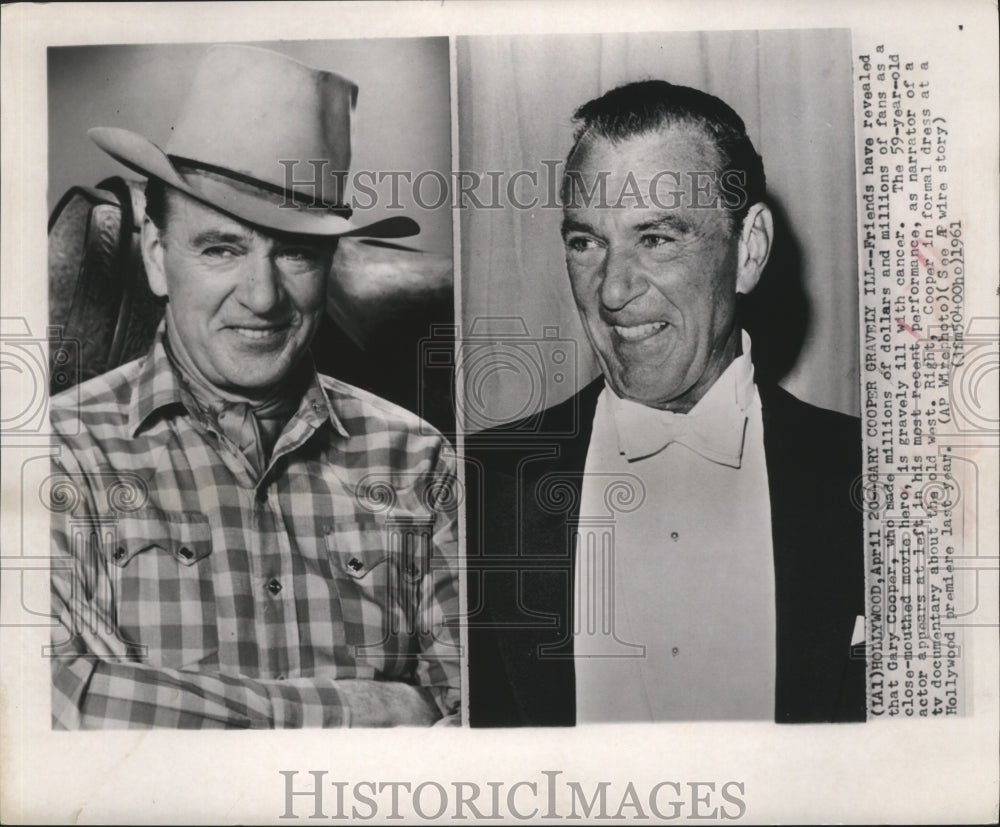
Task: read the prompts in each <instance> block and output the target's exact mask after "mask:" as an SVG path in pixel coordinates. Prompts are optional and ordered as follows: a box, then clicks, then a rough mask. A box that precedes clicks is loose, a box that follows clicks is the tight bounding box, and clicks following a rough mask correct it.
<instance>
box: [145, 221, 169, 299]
mask: <svg viewBox="0 0 1000 827" xmlns="http://www.w3.org/2000/svg"><path fill="white" fill-rule="evenodd" d="M141 246H142V263H143V264H144V265H145V267H146V278H147V279H149V287H150V289H151V290H152V291H153V293H154V294H156V295H157V296H160V297H163V296H166V295H167V272H166V268H165V267H164V265H163V251H164V240H163V230H161V229H160V228H159V227H157V226H156V225H155V224H154V223H153V222H152V220H151V219H150V217H149V216H148V215H147V216H145V217H144V218H143V221H142V245H141Z"/></svg>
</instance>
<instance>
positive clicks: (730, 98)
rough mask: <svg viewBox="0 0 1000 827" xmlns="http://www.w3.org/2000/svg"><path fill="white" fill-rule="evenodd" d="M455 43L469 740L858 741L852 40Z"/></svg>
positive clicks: (860, 575)
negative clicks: (461, 208)
mask: <svg viewBox="0 0 1000 827" xmlns="http://www.w3.org/2000/svg"><path fill="white" fill-rule="evenodd" d="M458 46H459V48H458V57H459V61H458V66H459V78H460V80H459V113H460V119H461V120H460V135H461V147H462V157H461V160H462V168H463V169H488V170H494V169H496V170H505V171H506V172H507V178H506V181H507V182H509V183H508V186H507V188H506V189H504V190H502V192H501V194H502V196H503V197H504V198H505V199H506V201H505V207H504V209H500V210H486V209H483V210H473V211H470V212H469V215H468V216H467V217H465V216H463V218H465V219H466V220H465V221H464V222H463V226H462V239H463V262H462V279H463V282H462V286H463V291H462V299H463V303H462V316H463V322H464V324H465V329H466V332H467V336H466V337H465V338H464V340H463V347H464V348H465V349H466V350H467V351H468V356H467V359H466V360H465V364H466V373H465V378H464V390H465V395H464V398H465V400H466V408H465V414H466V418H467V419H466V421H467V422H473V423H477V424H478V423H479V422H482V423H488V422H490V421H493V422H495V423H496V424H494V425H493V426H492V427H488V428H484V429H482V430H479V431H477V432H476V433H474V434H472V435H469V436H468V437H467V443H466V444H467V453H468V455H469V457H470V463H469V470H468V471H467V482H468V484H469V490H470V492H471V491H472V490H473V486H474V484H475V483H479V484H480V485H481V486H482V489H481V491H479V493H478V496H470V497H469V498H468V500H467V503H466V507H467V513H468V514H469V515H470V516H469V526H470V530H469V532H468V535H467V542H468V546H467V557H468V562H469V578H470V607H473V608H474V609H479V610H480V611H479V612H478V613H476V612H473V613H471V614H470V617H469V626H470V651H469V658H470V660H469V663H470V673H469V674H470V701H469V702H470V718H471V722H472V724H473V726H476V725H482V726H545V725H573V724H574V723H578V724H581V723H591V722H606V721H647V722H653V721H666V720H680V721H684V720H691V721H697V720H770V721H778V722H799V723H802V722H810V723H819V722H837V721H863V720H864V719H865V656H864V649H863V642H864V614H865V611H864V605H865V596H864V556H863V542H862V519H861V516H862V515H861V511H860V509H858V508H857V507H856V506H855V505H854V504H853V503H852V500H851V496H850V493H851V486H852V484H853V483H854V481H855V480H856V479H857V477H858V476H859V474H860V473H861V456H862V444H861V428H860V422H859V420H858V418H857V414H858V335H857V331H858V294H857V290H858V280H857V273H856V268H855V261H856V259H857V255H856V246H855V233H854V227H855V191H854V176H853V172H854V145H853V137H854V122H853V113H852V108H851V91H852V81H851V39H850V32H849V31H847V30H844V29H839V30H830V31H815V30H813V31H780V32H754V31H749V32H696V33H666V32H664V33H644V34H635V35H594V36H590V37H573V38H566V37H560V36H530V37H496V38H493V37H483V38H476V37H470V38H461V39H460V40H459V44H458ZM567 62H569V63H571V64H572V65H574V66H575V67H577V70H576V71H574V72H572V73H570V72H566V71H562V69H561V67H564V66H565V65H566V64H567ZM489 68H492V71H489V70H488V69H489ZM540 79H541V80H540ZM484 122H488V123H497V122H499V123H502V124H503V127H502V129H500V130H492V129H482V128H481V126H480V125H481V124H482V123H484ZM559 159H563V160H559ZM519 170H524V172H519ZM526 182H530V183H532V184H535V187H534V191H532V189H531V187H530V186H525V185H524V184H525V183H526ZM519 184H520V185H521V186H518V185H519ZM819 193H822V197H819V196H818V194H819ZM560 203H561V206H560ZM483 250H485V255H484V254H483V253H482V252H481V251H483ZM581 328H582V335H581ZM532 353H534V354H536V355H537V357H539V358H536V359H535V360H534V361H532V359H531V354H532ZM532 368H533V370H532ZM595 377H596V378H595ZM786 388H787V389H786ZM790 390H792V391H794V392H795V394H797V395H793V393H791V392H790ZM515 409H517V410H516V416H514V417H512V416H511V414H514V413H515ZM476 510H479V511H481V513H479V514H477V513H474V512H475V511H476ZM512 515H516V519H511V517H512ZM478 563H481V567H479V568H477V564H478ZM552 618H557V619H558V620H557V621H553V620H552Z"/></svg>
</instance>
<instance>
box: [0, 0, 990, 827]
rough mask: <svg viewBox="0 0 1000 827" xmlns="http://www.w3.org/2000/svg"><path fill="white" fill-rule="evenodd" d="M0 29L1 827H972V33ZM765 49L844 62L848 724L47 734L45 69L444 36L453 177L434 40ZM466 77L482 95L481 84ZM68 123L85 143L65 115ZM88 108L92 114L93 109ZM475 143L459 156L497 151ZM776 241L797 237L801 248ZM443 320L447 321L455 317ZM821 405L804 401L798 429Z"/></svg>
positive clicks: (871, 11)
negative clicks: (638, 826)
mask: <svg viewBox="0 0 1000 827" xmlns="http://www.w3.org/2000/svg"><path fill="white" fill-rule="evenodd" d="M3 23H4V26H3V48H2V55H0V58H2V61H3V63H2V70H3V71H2V77H3V118H2V124H3V126H2V129H3V147H2V148H3V175H2V179H0V181H2V184H0V186H2V211H0V220H2V244H0V256H2V259H0V263H2V278H0V289H2V304H0V316H2V317H3V319H4V328H3V331H2V333H3V341H2V347H3V362H2V365H0V367H2V369H3V370H2V374H0V376H2V381H3V423H2V425H3V428H2V433H0V435H2V439H3V442H2V446H3V452H2V463H3V468H2V472H3V473H2V480H3V483H2V495H3V499H2V503H0V505H2V525H0V548H2V551H0V554H2V567H3V572H2V581H0V582H2V589H3V591H2V603H0V646H2V653H3V666H2V705H0V715H2V716H3V717H2V721H0V727H2V729H0V738H2V742H0V762H2V767H0V771H2V778H0V781H2V784H0V788H2V793H0V796H2V800H0V808H2V813H0V818H2V820H3V821H4V822H5V823H45V822H49V823H68V822H73V823H217V824H227V823H282V822H291V821H295V820H301V819H310V820H313V821H319V820H320V819H324V820H327V819H328V820H330V821H333V822H336V821H352V822H353V821H358V820H372V821H374V822H375V823H381V822H383V821H385V820H386V819H389V820H392V819H399V820H403V819H405V820H406V822H407V823H411V822H422V821H426V822H428V823H430V822H445V821H451V820H465V821H469V820H479V819H483V820H486V821H494V822H498V821H518V820H522V821H525V820H530V821H533V822H541V823H545V822H546V821H557V820H561V819H565V818H568V819H571V820H572V819H581V820H582V818H583V817H584V816H585V814H588V813H589V818H597V819H607V820H609V821H610V820H615V821H628V820H640V821H642V820H644V821H654V822H655V821H669V820H672V821H678V822H679V821H686V820H695V821H697V820H705V819H708V818H711V819H713V820H719V821H745V822H747V823H769V822H770V823H774V822H788V823H791V822H799V823H820V822H843V823H880V822H881V823H894V822H895V823H963V822H982V823H987V822H991V821H995V820H996V817H997V801H998V759H997V754H998V749H997V746H998V744H997V732H998V707H997V703H998V702H997V698H998V685H997V671H998V669H997V666H998V655H997V649H998V644H997V630H998V609H997V605H998V596H997V595H998V585H997V570H998V563H997V560H998V557H997V554H998V551H997V537H998V531H997V512H996V492H997V479H998V462H997V448H998V439H1000V422H998V414H997V407H996V404H997V402H996V396H997V377H998V375H1000V368H998V356H997V347H998V344H997V343H998V337H1000V334H998V317H1000V310H998V307H997V282H998V255H997V241H996V237H997V229H998V219H997V183H996V181H997V147H998V135H997V89H998V85H997V35H996V9H995V6H994V5H993V4H991V3H987V2H962V3H956V4H950V5H949V6H948V7H944V6H943V5H940V4H937V5H936V4H932V3H916V4H914V3H881V4H879V5H877V6H874V7H873V6H871V5H870V4H861V3H841V4H837V5H836V7H835V8H829V9H822V8H819V7H812V6H809V7H807V8H803V7H802V4H773V3H772V4H764V3H752V4H748V3H715V4H712V5H711V6H706V4H685V3H624V4H619V5H617V6H616V7H615V9H614V11H613V13H611V12H609V10H608V8H607V7H606V6H603V5H602V4H599V3H573V4H568V3H566V4H561V3H560V4H556V3H553V4H533V5H531V6H529V5H527V4H520V3H507V4H504V3H477V4H451V3H442V4H432V3H426V4H424V3H418V4H338V5H326V4H310V3H302V4H299V3H295V4H243V3H218V4H204V5H200V4H199V5H194V4H190V5H184V6H175V5H172V4H148V5H138V4H125V5H117V4H116V5H111V4H107V5H103V4H59V5H56V6H28V5H22V6H7V7H5V8H4V9H3ZM783 29H803V30H810V31H811V32H813V33H821V32H822V31H824V30H830V31H831V37H840V36H842V33H844V32H845V30H847V31H849V33H850V34H849V37H846V36H845V38H844V42H845V46H847V45H848V44H849V49H850V71H851V82H850V87H851V91H852V93H853V94H852V99H851V100H850V101H849V102H848V106H847V111H849V112H850V114H851V116H853V121H854V147H853V149H854V164H855V168H854V170H853V171H852V173H851V174H852V175H853V176H854V186H855V191H856V199H855V204H856V217H857V221H856V226H855V227H854V230H855V231H856V233H857V241H856V247H855V249H856V251H857V252H856V255H857V261H856V262H855V263H853V265H852V266H853V267H854V268H855V269H856V272H857V277H858V290H857V294H858V313H857V325H858V327H857V341H858V355H857V359H858V368H857V371H856V375H857V385H856V395H855V396H853V399H852V398H850V397H848V398H846V399H845V401H844V402H843V408H844V409H845V410H846V411H847V412H852V413H856V414H859V415H860V416H861V417H862V423H863V427H864V433H865V446H866V456H865V474H864V477H863V479H862V480H859V484H858V486H857V489H856V491H855V496H856V498H857V504H858V507H860V508H862V510H863V511H864V514H865V519H866V532H867V534H866V536H867V538H868V542H867V543H866V545H867V548H866V551H867V553H868V558H867V559H868V564H869V565H868V578H867V581H868V596H869V605H868V614H869V620H868V624H869V625H868V627H867V629H866V631H867V644H868V655H869V664H868V669H869V705H868V709H869V720H868V722H867V723H866V724H857V725H841V726H836V727H834V726H796V727H791V726H776V725H774V724H749V723H740V724H732V723H725V724H720V723H712V724H705V723H702V724H696V723H685V724H671V725H667V724H660V725H649V726H646V725H613V726H612V725H607V726H582V727H577V728H575V729H546V730H541V729H538V730H524V731H511V730H489V731H484V730H468V729H464V730H459V729H450V730H447V729H443V728H437V729H433V730H427V731H424V730H416V729H413V730H410V729H406V730H403V729H400V730H390V731H347V730H343V731H341V730H336V731H319V730H307V731H295V732H292V731H273V732H253V733H246V732H197V733H195V732H179V731H161V730H154V731H149V732H136V731H132V732H75V733H62V732H53V731H52V730H51V727H50V721H49V668H48V663H47V661H46V659H45V658H44V657H43V651H44V647H45V646H46V644H47V643H48V641H49V625H48V618H47V616H46V612H47V605H48V586H47V565H48V564H47V559H46V555H47V525H48V514H47V513H46V512H45V511H44V509H41V508H39V507H38V506H37V505H34V506H33V505H31V504H30V503H31V502H33V501H34V499H35V492H34V491H27V492H26V491H25V490H24V480H25V479H26V478H27V475H26V473H25V471H24V469H25V468H26V467H28V466H29V465H30V463H31V462H32V461H33V460H37V459H38V457H44V456H45V455H46V454H47V451H46V447H47V444H48V443H47V437H46V434H45V425H44V421H45V410H46V390H45V389H46V385H47V379H48V377H47V376H46V372H47V368H46V367H45V365H46V356H45V347H46V341H47V330H46V326H47V321H48V320H47V312H46V290H45V286H44V282H45V280H44V278H43V277H42V276H41V274H43V273H45V272H46V238H45V227H46V219H47V217H48V213H49V210H50V209H51V207H52V201H51V199H52V197H53V195H52V190H53V189H54V188H57V189H64V188H65V187H66V186H69V185H71V184H87V185H93V184H94V183H96V180H97V178H98V177H100V176H101V175H103V174H110V173H107V172H105V171H101V172H97V173H95V178H94V180H85V181H72V180H70V181H63V183H58V182H53V180H51V177H52V176H54V175H55V174H56V172H55V171H54V170H53V169H52V168H51V167H50V146H49V142H50V141H54V140H55V136H53V135H52V134H51V130H50V124H49V119H50V118H52V117H53V116H54V113H53V112H52V110H51V107H52V105H53V101H52V100H51V99H50V97H49V95H50V90H51V88H52V87H51V83H52V78H50V77H48V76H47V71H48V67H49V66H50V65H51V64H50V63H49V62H48V57H47V50H48V49H49V48H50V47H69V46H85V45H92V46H112V45H115V44H121V45H127V44H181V46H182V47H190V48H195V45H196V44H206V45H207V44H209V43H214V42H260V43H269V42H270V43H273V42H275V41H278V40H282V41H326V40H339V39H348V38H417V37H445V36H446V37H451V38H453V39H452V41H451V71H452V77H451V79H450V88H451V93H452V100H451V107H452V123H451V124H450V131H451V135H452V144H453V146H452V155H451V157H452V161H453V163H456V164H457V163H458V154H459V153H458V149H459V146H460V141H461V136H460V135H459V134H458V132H459V123H460V122H463V121H462V112H461V111H459V106H460V104H461V102H462V99H461V90H462V88H463V79H462V78H459V77H457V76H456V73H457V72H458V71H460V69H461V67H462V66H463V65H464V64H463V62H462V60H461V55H460V54H459V49H458V44H457V43H456V40H457V39H459V38H461V37H463V36H476V35H493V36H497V35H504V36H509V37H510V38H511V41H513V42H516V41H518V40H519V39H521V38H525V37H530V36H535V35H543V34H544V35H551V36H553V38H555V37H557V36H559V37H567V38H572V37H573V36H578V37H580V38H581V39H582V38H584V37H590V38H593V37H595V36H598V35H602V34H604V35H608V34H613V33H622V38H623V40H624V37H625V35H626V34H635V35H641V36H643V37H646V38H649V37H650V36H651V33H656V32H663V33H664V42H665V43H666V42H668V41H669V38H668V33H670V34H676V33H679V32H687V33H695V32H719V31H725V30H732V31H763V30H783ZM835 32H836V33H837V34H834V33H835ZM817 36H818V35H817ZM735 40H739V38H738V37H737V38H735ZM551 42H555V41H554V40H553V41H551ZM563 42H565V41H563ZM669 42H676V41H669ZM575 54H576V53H575V52H573V51H572V50H566V52H565V55H566V59H565V65H564V66H561V67H558V68H559V69H560V70H561V71H564V72H565V73H567V75H572V74H574V73H580V72H581V67H580V66H579V65H577V64H575V63H574V59H575ZM482 68H483V70H484V71H487V72H488V71H490V66H489V64H488V62H487V63H486V64H485V65H484V66H483V67H482ZM501 70H502V71H509V67H499V66H498V67H497V69H496V71H497V72H500V71H501ZM165 85H167V86H169V82H168V81H167V82H165ZM528 85H529V86H530V78H529V79H528ZM120 87H121V78H118V77H115V76H114V75H113V74H110V73H109V75H108V77H107V95H108V96H109V97H113V96H114V95H115V90H116V89H119V88H120ZM580 102H581V101H577V100H553V101H552V102H551V111H552V118H553V120H556V119H558V120H560V121H568V118H569V114H570V111H571V109H572V108H573V107H574V106H575V105H577V104H578V103H580ZM75 104H76V105H78V106H79V108H80V109H81V110H82V112H81V115H80V117H81V118H82V119H83V120H84V121H85V120H86V117H87V108H88V104H87V102H85V101H84V102H75ZM843 104H844V102H843V101H840V102H839V103H838V106H837V107H836V108H837V109H838V111H841V110H844V108H845V107H844V105H843ZM97 105H98V104H97V102H95V103H94V106H95V107H97ZM100 106H101V107H103V109H102V110H101V111H102V112H103V111H104V109H106V108H107V107H109V106H112V107H113V106H114V101H110V100H102V101H101V102H100ZM834 108H835V107H834V105H833V104H832V103H831V110H832V109H834ZM57 114H59V115H62V114H64V113H57ZM501 114H502V113H501ZM476 117H477V116H476V115H475V114H473V119H474V120H473V122H474V124H475V125H476V127H477V128H480V129H490V128H491V127H496V128H499V126H500V125H501V124H499V123H496V122H488V121H487V122H485V123H484V122H483V121H482V120H475V118H476ZM494 117H496V116H495V115H494ZM81 122H83V121H81ZM463 123H464V122H463ZM89 125H93V126H96V125H99V124H97V123H92V124H89ZM795 127H796V123H794V122H790V123H789V124H788V129H794V128H795ZM445 132H446V133H447V130H445ZM63 137H65V138H66V139H67V140H69V139H70V136H59V138H60V139H61V138H63ZM77 137H78V136H77ZM73 140H76V138H73ZM69 151H72V150H69ZM763 154H764V155H765V159H764V160H765V164H767V163H768V156H767V153H766V152H764V153H763ZM536 160H537V159H536ZM370 163H371V164H376V165H377V164H378V163H379V160H378V159H371V160H370ZM816 163H822V159H816ZM376 168H377V167H376ZM845 186H848V188H849V182H848V183H845ZM827 196H828V193H826V192H823V191H818V192H813V193H812V197H813V198H816V199H823V198H825V197H827ZM55 197H56V198H58V193H57V194H56V195H55ZM803 209H805V207H803ZM456 213H457V214H458V220H459V222H461V221H463V220H464V218H463V216H462V215H461V211H460V210H457V211H456ZM792 218H793V220H794V221H793V223H795V225H796V227H797V228H799V230H800V231H801V230H802V229H803V227H802V221H801V220H799V219H797V217H796V216H792ZM463 226H464V225H463ZM449 229H450V228H448V227H447V222H445V223H444V224H442V225H440V226H439V227H438V228H437V229H436V230H435V231H434V232H435V235H434V239H435V241H434V244H433V245H432V246H433V247H434V248H435V249H436V250H437V251H439V252H447V245H448V243H449V239H448V232H449ZM808 231H809V232H810V233H816V234H818V235H822V234H823V233H825V232H830V231H831V230H830V227H829V226H811V227H809V228H808ZM454 241H455V244H456V249H455V262H456V267H458V265H459V263H460V262H461V263H462V264H463V266H465V263H466V262H467V261H468V258H467V257H469V256H476V255H477V252H476V251H475V250H470V249H466V248H465V246H463V245H466V244H467V241H466V239H465V238H464V237H463V236H462V234H461V233H460V232H456V233H455V235H454ZM460 248H461V249H460ZM555 250H556V256H557V257H558V256H559V255H560V254H561V253H560V251H559V249H558V245H556V246H555ZM474 264H477V263H474ZM471 269H472V268H471V267H470V270H471ZM459 275H460V273H458V272H456V284H460V285H461V284H462V279H461V278H459V277H458V276H459ZM463 289H464V286H463ZM465 299H466V300H467V301H468V299H469V297H468V296H466V297H465ZM456 301H457V305H456V306H457V307H458V308H459V309H461V308H462V307H463V296H462V295H461V291H460V292H459V295H458V296H457V298H456ZM456 318H461V316H459V315H458V314H456ZM817 350H818V351H821V350H822V348H821V347H818V348H817ZM814 355H816V358H817V360H818V361H817V362H815V363H811V366H810V367H809V369H808V371H806V375H804V376H803V375H796V376H795V378H794V381H793V384H794V385H795V388H796V390H797V391H799V390H801V389H802V388H806V387H808V378H809V377H808V373H809V372H810V371H815V370H823V369H824V368H822V367H813V366H812V365H820V366H822V356H823V354H822V353H815V354H814ZM39 378H40V381H39ZM826 390H827V389H825V388H820V389H819V390H817V393H819V394H821V401H822V394H823V393H825V392H826ZM854 400H856V401H854ZM822 403H823V404H826V402H822ZM829 404H830V406H832V407H836V406H837V402H836V400H832V401H830V402H829ZM852 406H856V407H854V409H853V410H852ZM890 718H891V720H889V719H890ZM314 785H317V786H314ZM316 789H322V799H320V798H317V796H316V794H315V790H316Z"/></svg>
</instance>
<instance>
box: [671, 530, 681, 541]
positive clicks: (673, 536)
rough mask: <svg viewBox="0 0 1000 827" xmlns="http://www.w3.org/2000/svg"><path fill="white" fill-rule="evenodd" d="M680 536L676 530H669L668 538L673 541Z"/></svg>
mask: <svg viewBox="0 0 1000 827" xmlns="http://www.w3.org/2000/svg"><path fill="white" fill-rule="evenodd" d="M680 536H681V535H680V534H678V533H677V532H676V531H671V532H670V539H671V540H673V541H674V542H677V540H678V539H680Z"/></svg>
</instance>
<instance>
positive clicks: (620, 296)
mask: <svg viewBox="0 0 1000 827" xmlns="http://www.w3.org/2000/svg"><path fill="white" fill-rule="evenodd" d="M647 287H648V284H647V283H646V278H645V276H643V274H642V272H641V268H640V267H639V263H638V262H637V261H636V260H635V255H634V253H633V252H632V251H631V250H627V249H624V250H623V249H615V248H610V249H609V250H608V254H607V256H606V257H605V259H604V273H603V278H602V279H601V303H602V304H603V305H604V306H605V307H606V308H607V309H608V310H620V309H621V308H623V307H624V306H625V305H627V304H628V303H629V302H630V301H632V300H633V299H634V298H636V297H638V296H641V295H642V294H643V293H644V292H646V288H647Z"/></svg>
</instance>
